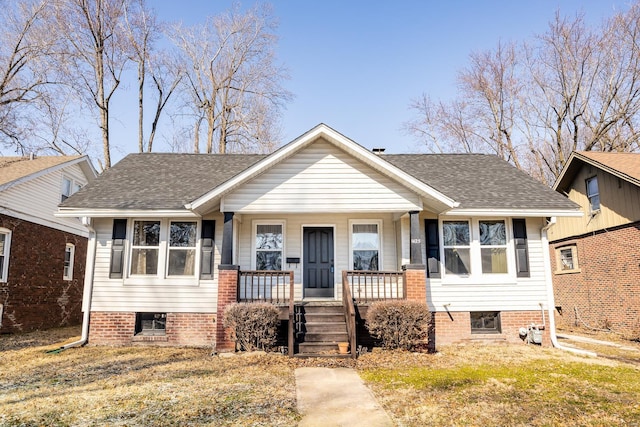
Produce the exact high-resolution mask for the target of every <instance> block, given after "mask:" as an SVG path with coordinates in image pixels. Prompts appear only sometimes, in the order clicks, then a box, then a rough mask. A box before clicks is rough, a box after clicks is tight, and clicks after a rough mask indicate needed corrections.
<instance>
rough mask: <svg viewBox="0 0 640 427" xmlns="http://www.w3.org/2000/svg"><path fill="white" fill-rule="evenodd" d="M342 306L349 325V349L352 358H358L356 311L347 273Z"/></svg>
mask: <svg viewBox="0 0 640 427" xmlns="http://www.w3.org/2000/svg"><path fill="white" fill-rule="evenodd" d="M342 306H343V307H344V318H345V321H346V323H347V336H348V337H349V349H350V352H351V357H352V358H354V359H355V358H356V343H357V340H356V309H355V307H354V305H353V296H352V295H351V286H349V281H348V280H347V272H346V271H343V272H342Z"/></svg>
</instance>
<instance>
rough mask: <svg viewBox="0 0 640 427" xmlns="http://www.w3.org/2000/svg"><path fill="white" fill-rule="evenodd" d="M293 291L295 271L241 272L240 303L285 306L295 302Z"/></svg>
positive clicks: (239, 282) (239, 285) (239, 283)
mask: <svg viewBox="0 0 640 427" xmlns="http://www.w3.org/2000/svg"><path fill="white" fill-rule="evenodd" d="M291 289H293V271H278V270H260V271H255V270H254V271H240V280H239V281H238V299H239V300H240V301H246V302H258V301H264V302H269V303H272V304H284V303H287V302H289V300H293V297H292V296H291V293H290V290H291Z"/></svg>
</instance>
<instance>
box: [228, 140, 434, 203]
mask: <svg viewBox="0 0 640 427" xmlns="http://www.w3.org/2000/svg"><path fill="white" fill-rule="evenodd" d="M422 208H423V206H422V198H421V197H420V196H419V195H418V194H416V193H415V192H413V191H411V190H409V189H408V188H406V187H405V186H404V185H402V184H401V183H399V182H397V181H394V180H392V179H391V178H389V177H387V176H384V175H382V174H381V173H380V172H378V171H376V170H374V169H373V168H372V167H371V166H369V165H366V164H364V163H363V162H362V161H360V160H358V159H356V158H354V157H353V156H352V155H349V154H348V153H346V152H345V151H343V150H341V149H339V148H338V147H336V146H334V145H332V144H331V143H329V142H328V141H327V140H326V139H323V138H319V139H317V140H316V141H314V142H313V144H311V145H308V146H306V147H304V148H303V149H301V150H300V151H298V152H296V153H295V154H293V155H292V156H290V157H288V158H286V159H284V160H283V161H282V162H280V163H278V164H276V165H275V166H273V167H272V168H271V169H269V170H267V171H266V172H264V173H262V174H261V175H259V176H257V177H255V178H252V179H251V180H249V181H247V182H245V183H243V184H242V185H240V186H239V187H238V188H236V189H234V190H233V191H232V192H230V193H229V194H226V195H225V196H224V197H223V199H222V206H221V210H223V211H228V212H236V213H268V212H282V213H311V212H322V211H325V212H403V213H404V212H407V211H412V210H422Z"/></svg>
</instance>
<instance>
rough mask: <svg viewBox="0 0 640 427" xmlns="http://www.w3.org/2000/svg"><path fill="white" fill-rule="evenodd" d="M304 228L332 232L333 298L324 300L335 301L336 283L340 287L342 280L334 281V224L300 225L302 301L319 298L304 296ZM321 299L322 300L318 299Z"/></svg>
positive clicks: (335, 268)
mask: <svg viewBox="0 0 640 427" xmlns="http://www.w3.org/2000/svg"><path fill="white" fill-rule="evenodd" d="M305 228H331V229H332V230H333V297H325V299H327V298H328V299H331V300H335V299H337V296H336V295H338V294H337V293H336V289H338V285H337V284H338V283H340V287H342V280H340V281H338V280H336V277H337V272H338V268H337V267H336V260H337V257H336V249H337V247H336V240H337V239H336V225H335V224H315V223H312V224H302V225H301V226H300V264H301V269H300V284H301V285H302V299H305V298H314V299H318V298H319V297H306V296H305V294H304V290H305V287H304V268H305V265H304V259H305V258H304V229H305ZM320 299H322V298H320Z"/></svg>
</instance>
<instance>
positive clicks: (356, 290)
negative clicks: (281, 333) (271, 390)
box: [217, 266, 426, 358]
mask: <svg viewBox="0 0 640 427" xmlns="http://www.w3.org/2000/svg"><path fill="white" fill-rule="evenodd" d="M420 267H421V266H405V268H403V270H402V271H354V270H344V271H342V274H341V277H342V280H341V283H340V289H341V298H339V299H337V300H336V299H329V298H307V299H296V298H295V291H294V289H295V286H296V283H295V281H294V273H293V271H256V270H250V271H242V270H240V269H239V268H231V269H226V270H221V272H220V273H221V275H224V276H226V278H227V279H228V280H225V282H227V283H228V284H229V286H231V283H232V282H233V281H234V280H233V279H234V278H235V281H236V283H237V285H236V287H235V290H233V289H228V292H226V295H228V296H229V297H230V298H229V299H231V296H232V294H235V299H234V300H233V301H229V303H231V302H236V301H239V302H266V303H270V304H274V305H275V306H277V307H278V308H279V312H280V319H281V320H282V321H283V322H284V323H285V324H286V334H287V339H286V343H287V346H286V347H287V352H288V354H289V356H295V355H301V356H305V355H306V356H318V355H324V354H330V353H335V352H333V351H331V350H337V348H338V347H337V343H338V342H348V343H349V351H348V353H347V354H346V355H345V356H346V357H349V356H350V357H353V358H355V357H356V356H357V349H358V346H359V345H361V342H360V341H359V339H358V329H359V326H360V327H363V326H364V322H365V321H366V318H367V309H368V307H369V305H370V304H371V303H373V302H376V301H384V300H392V299H413V300H418V301H423V302H424V301H425V300H426V291H425V272H424V268H423V266H422V268H420ZM234 291H235V292H234ZM219 312H220V311H219ZM217 344H218V345H217V348H218V349H224V348H233V345H234V344H233V343H231V342H229V338H228V334H227V333H226V331H225V330H224V328H222V325H221V322H220V321H219V322H218V334H217Z"/></svg>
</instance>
